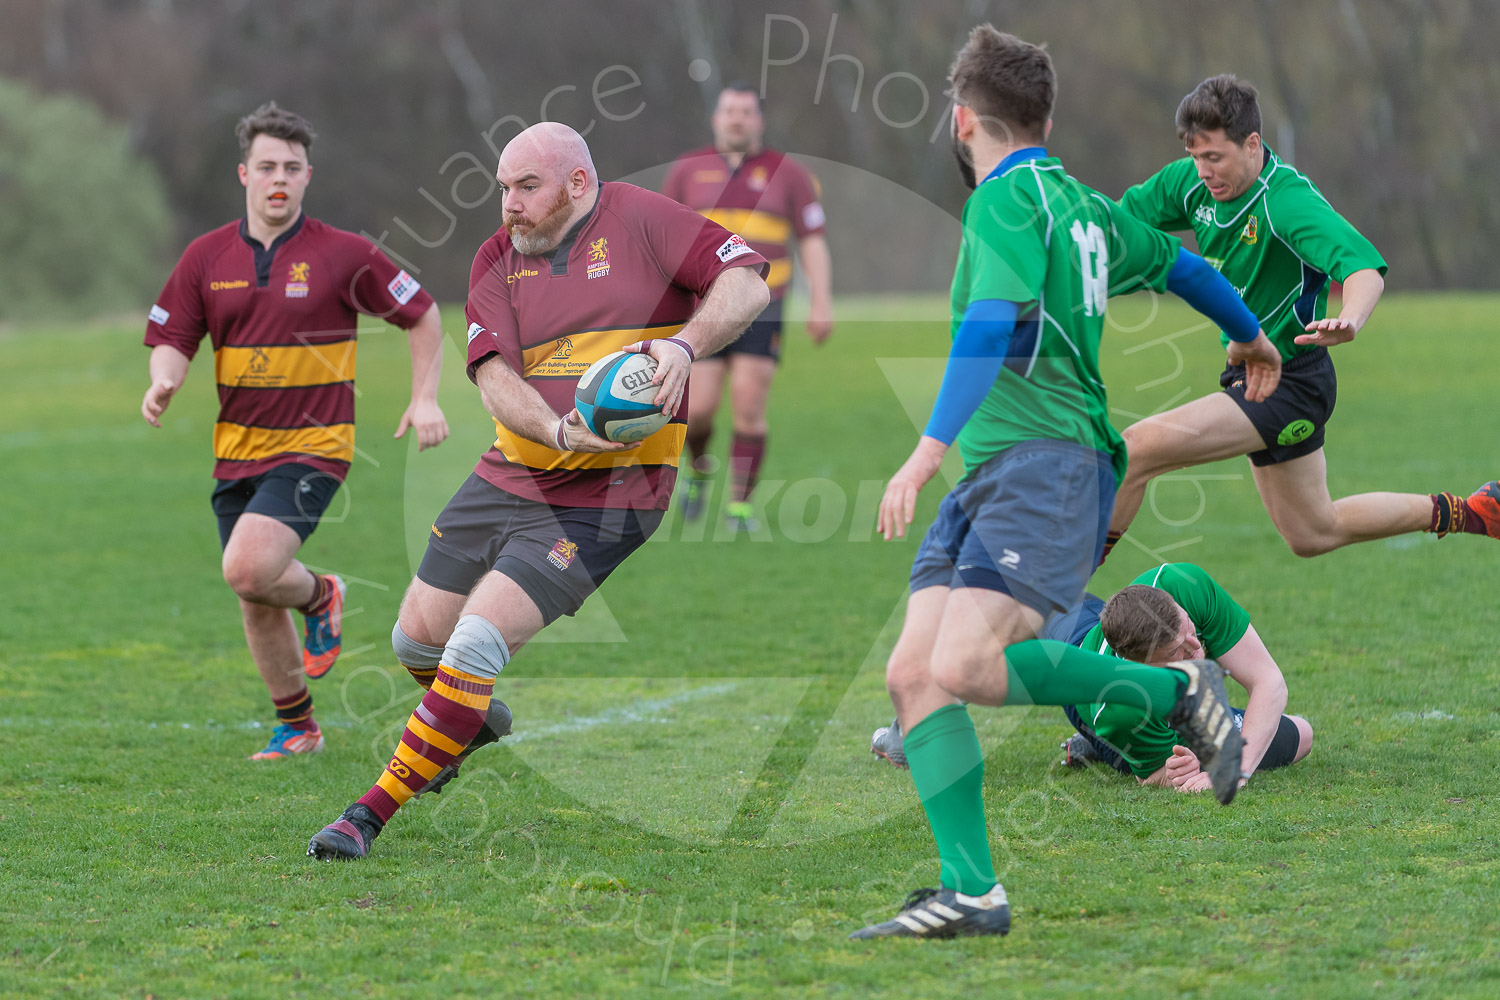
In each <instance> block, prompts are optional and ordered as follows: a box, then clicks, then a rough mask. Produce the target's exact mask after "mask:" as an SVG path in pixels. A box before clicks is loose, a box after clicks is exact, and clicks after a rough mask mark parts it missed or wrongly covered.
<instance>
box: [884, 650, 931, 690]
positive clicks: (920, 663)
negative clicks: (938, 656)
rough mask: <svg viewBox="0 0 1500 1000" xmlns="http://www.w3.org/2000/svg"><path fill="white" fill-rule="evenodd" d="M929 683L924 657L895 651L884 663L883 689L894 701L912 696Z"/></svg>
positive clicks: (929, 677)
mask: <svg viewBox="0 0 1500 1000" xmlns="http://www.w3.org/2000/svg"><path fill="white" fill-rule="evenodd" d="M930 681H931V675H930V673H929V671H928V666H927V660H926V659H925V658H924V657H919V656H912V655H909V654H903V653H902V652H901V651H900V650H899V649H897V650H896V651H895V652H893V653H892V654H891V658H890V659H889V660H887V661H886V664H885V689H886V691H888V692H889V693H890V695H891V697H892V698H894V699H900V698H901V697H902V696H903V695H908V694H914V693H916V692H917V691H920V690H921V689H922V688H923V687H925V686H926V685H927V684H928V683H930Z"/></svg>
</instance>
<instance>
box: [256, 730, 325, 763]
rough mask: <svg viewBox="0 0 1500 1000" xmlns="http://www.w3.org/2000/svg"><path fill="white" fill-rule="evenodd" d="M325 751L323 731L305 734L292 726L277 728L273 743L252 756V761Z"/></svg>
mask: <svg viewBox="0 0 1500 1000" xmlns="http://www.w3.org/2000/svg"><path fill="white" fill-rule="evenodd" d="M322 749H323V731H322V730H321V729H314V730H312V731H311V732H304V731H303V730H301V729H295V728H293V727H292V726H286V725H282V726H277V727H276V728H275V729H273V730H272V731H271V742H270V743H268V744H267V745H266V748H265V749H264V750H262V751H260V752H259V753H253V754H251V755H250V759H251V760H281V759H282V758H283V757H294V756H296V755H297V754H299V753H317V752H318V751H319V750H322Z"/></svg>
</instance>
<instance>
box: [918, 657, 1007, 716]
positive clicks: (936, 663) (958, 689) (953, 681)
mask: <svg viewBox="0 0 1500 1000" xmlns="http://www.w3.org/2000/svg"><path fill="white" fill-rule="evenodd" d="M997 662H998V663H999V664H1000V677H1001V678H1004V676H1005V659H1004V657H1003V656H1000V655H997V656H993V657H992V656H988V655H983V654H981V653H979V652H978V651H973V652H969V653H963V652H953V653H949V654H946V655H943V656H938V657H934V658H933V662H932V680H933V683H935V684H937V686H938V687H940V688H942V689H943V690H944V691H946V692H948V693H949V694H951V695H953V697H955V698H961V699H963V700H964V701H976V702H982V703H986V704H987V703H988V701H989V698H991V697H993V696H994V694H995V691H994V676H993V674H994V670H995V664H996V663H997ZM1001 683H1002V685H1003V681H1002V682H1001Z"/></svg>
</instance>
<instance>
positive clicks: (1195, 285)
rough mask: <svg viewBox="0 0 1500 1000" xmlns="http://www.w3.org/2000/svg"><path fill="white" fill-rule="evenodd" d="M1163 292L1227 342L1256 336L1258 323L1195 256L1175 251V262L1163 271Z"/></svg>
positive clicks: (1228, 287) (1219, 277) (1222, 279)
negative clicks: (1219, 331) (1210, 323)
mask: <svg viewBox="0 0 1500 1000" xmlns="http://www.w3.org/2000/svg"><path fill="white" fill-rule="evenodd" d="M1167 291H1169V292H1171V293H1172V294H1173V295H1176V296H1177V297H1178V298H1180V299H1182V301H1184V302H1186V303H1187V304H1188V305H1190V306H1192V307H1193V308H1194V309H1196V310H1198V311H1199V312H1200V313H1202V314H1203V315H1205V316H1207V317H1208V318H1209V319H1211V320H1213V321H1214V322H1215V323H1217V324H1219V327H1220V328H1221V329H1222V330H1223V331H1224V332H1225V333H1227V334H1229V339H1230V340H1238V341H1244V342H1248V341H1251V340H1254V339H1255V338H1256V337H1258V336H1260V320H1258V319H1256V318H1255V314H1254V313H1252V312H1251V311H1250V307H1249V306H1247V305H1245V303H1244V301H1243V300H1242V299H1241V298H1240V297H1239V295H1238V294H1237V293H1236V292H1235V290H1234V286H1233V285H1231V284H1230V283H1229V279H1228V278H1226V277H1224V276H1223V275H1222V274H1220V273H1219V272H1218V271H1216V270H1214V266H1213V265H1212V264H1210V263H1209V262H1208V261H1206V260H1204V259H1203V258H1202V257H1199V256H1198V255H1197V254H1195V253H1192V252H1190V251H1188V250H1178V251H1177V261H1176V263H1174V264H1173V265H1172V270H1171V271H1169V272H1167Z"/></svg>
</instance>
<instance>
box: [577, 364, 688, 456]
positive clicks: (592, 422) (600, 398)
mask: <svg viewBox="0 0 1500 1000" xmlns="http://www.w3.org/2000/svg"><path fill="white" fill-rule="evenodd" d="M655 374H656V360H655V359H654V358H652V357H651V356H650V355H649V354H632V353H630V352H628V351H615V352H614V353H613V354H606V355H605V356H604V357H602V358H600V359H599V360H598V361H595V362H594V363H593V364H592V365H590V366H589V370H588V371H586V372H584V373H583V378H581V379H579V380H578V390H577V392H576V394H575V396H574V399H573V401H574V403H575V405H577V407H578V414H579V416H581V417H583V422H584V425H585V426H587V427H588V429H589V430H590V431H592V432H594V433H595V434H597V435H598V436H599V437H602V438H604V439H605V440H607V441H619V442H621V443H622V444H635V443H636V442H637V441H640V440H642V439H643V438H645V437H647V436H649V435H651V434H655V433H656V432H657V431H659V430H661V429H662V428H663V427H665V426H666V425H667V416H666V414H664V413H662V412H661V408H660V407H658V406H657V405H656V404H655V403H654V402H652V401H653V400H654V399H656V394H657V393H658V392H660V391H661V386H659V385H653V384H652V383H651V379H652V377H653V376H654V375H655Z"/></svg>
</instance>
